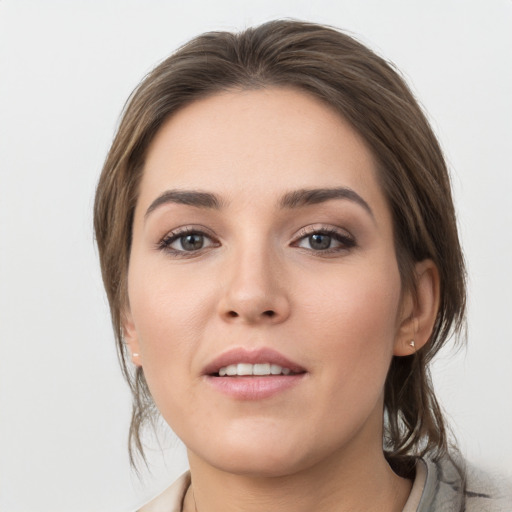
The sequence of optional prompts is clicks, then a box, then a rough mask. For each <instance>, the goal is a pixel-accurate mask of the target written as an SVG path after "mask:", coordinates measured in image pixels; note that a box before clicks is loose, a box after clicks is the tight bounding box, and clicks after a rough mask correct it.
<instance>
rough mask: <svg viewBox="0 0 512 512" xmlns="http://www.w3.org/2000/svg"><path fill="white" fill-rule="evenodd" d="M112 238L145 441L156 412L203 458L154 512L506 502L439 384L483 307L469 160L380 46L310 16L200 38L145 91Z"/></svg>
mask: <svg viewBox="0 0 512 512" xmlns="http://www.w3.org/2000/svg"><path fill="white" fill-rule="evenodd" d="M95 230H96V235H97V240H98V247H99V252H100V259H101V266H102V273H103V279H104V282H105V287H106V290H107V294H108V298H109V301H110V306H111V311H112V319H113V323H114V329H115V333H116V336H117V340H118V348H119V351H120V354H121V361H122V365H123V370H124V373H125V376H126V378H127V380H128V382H129V384H130V386H131V389H132V393H133V398H134V402H133V403H134V405H133V416H132V424H131V430H130V436H131V443H132V445H131V446H132V447H133V448H135V450H137V451H138V452H139V453H140V454H142V456H143V449H142V445H141V442H140V429H141V427H142V426H143V425H144V424H145V423H146V422H147V421H148V420H150V419H151V418H152V417H153V414H154V413H155V406H156V408H157V409H158V411H159V412H160V414H161V415H162V416H163V418H164V419H165V420H166V421H167V423H168V424H169V425H170V427H171V428H172V429H173V430H174V431H175V432H176V433H177V435H178V436H179V437H180V438H181V439H182V441H183V442H184V444H185V445H186V447H187V453H188V457H189V463H190V473H188V474H186V475H184V476H183V477H182V478H181V479H180V480H179V481H178V482H176V483H175V484H174V486H172V487H171V488H170V489H169V490H168V491H166V492H165V493H164V494H163V495H161V496H160V497H157V498H156V499H155V500H154V501H153V502H152V503H150V504H148V505H147V506H146V507H143V508H142V510H144V511H150V510H183V511H198V512H210V511H217V510H222V511H229V510H237V511H240V510H244V511H250V510H262V511H263V510H264V511H271V510H279V511H287V510H290V511H291V510H293V511H302V510H304V511H306V510H308V511H309V510H318V511H325V512H329V511H345V510H379V511H400V510H407V511H409V510H420V511H426V510H429V511H433V510H464V509H466V510H481V509H483V508H485V509H490V507H495V508H494V509H493V510H502V509H501V508H499V507H500V506H501V505H499V504H498V502H497V499H495V498H494V497H492V496H491V494H493V493H494V492H495V491H494V490H492V489H491V488H490V484H489V483H487V482H485V481H481V480H476V481H475V480H474V479H473V477H472V475H471V474H469V475H468V481H467V482H466V471H465V469H464V467H463V464H462V462H461V461H457V462H455V461H453V460H452V457H451V456H450V454H449V453H448V448H447V437H446V431H445V426H444V422H443V418H442V414H441V412H440V409H439V406H438V404H437V401H436V398H435V395H434V393H433V390H432V386H431V383H430V378H429V370H428V365H429V363H430V361H431V359H432V357H433V356H434V355H435V354H436V353H437V351H438V350H439V348H440V347H441V346H443V344H444V343H445V342H446V340H447V339H448V337H449V336H450V335H451V334H453V333H456V332H458V331H459V330H460V329H461V326H462V325H463V320H464V312H465V274H464V264H463V258H462V253H461V249H460V245H459V240H458V235H457V229H456V223H455V214H454V209H453V203H452V198H451V191H450V184H449V178H448V173H447V169H446V165H445V162H444V160H443V157H442V153H441V150H440V148H439V145H438V143H437V141H436V138H435V136H434V135H433V133H432V130H431V128H430V127H429V125H428V122H427V121H426V119H425V116H424V114H423V113H422V111H421V109H420V108H419V107H418V105H417V103H416V101H415V100H414V98H413V96H412V95H411V93H410V91H409V90H408V88H407V86H406V85H405V84H404V82H403V80H402V79H401V78H400V77H399V75H398V74H397V73H396V72H395V71H394V70H393V69H392V67H391V66H390V65H389V64H387V63H386V62H385V61H384V60H383V59H381V58H380V57H378V56H376V55H375V54H374V53H373V52H371V51H370V50H369V49H367V48H366V47H364V46H362V45H361V44H360V43H358V42H356V41H355V40H354V39H352V38H350V37H348V36H346V35H344V34H341V33H339V32H337V31H335V30H333V29H330V28H326V27H321V26H318V25H313V24H307V23H301V22H292V21H276V22H271V23H267V24H264V25H262V26H260V27H257V28H254V29H249V30H246V31H245V32H243V33H241V34H238V35H234V34H230V33H210V34H205V35H202V36H200V37H198V38H196V39H194V40H193V41H191V42H190V43H188V44H187V45H185V46H184V47H182V48H181V49H180V50H179V51H178V52H177V53H176V54H174V55H173V56H171V57H170V58H169V59H167V60H166V61H164V62H163V63H162V64H161V65H159V66H158V67H157V68H156V69H155V70H154V71H153V72H152V73H150V74H149V75H148V76H147V77H146V79H145V80H144V81H143V82H142V84H141V85H140V86H139V87H138V88H137V90H136V91H135V93H134V95H133V96H132V98H131V99H130V101H129V103H128V106H127V108H126V111H125V113H124V116H123V119H122V122H121V124H120V127H119V131H118V133H117V136H116V138H115V140H114V142H113V145H112V148H111V150H110V152H109V155H108V157H107V161H106V163H105V166H104V169H103V173H102V176H101V178H100V182H99V186H98V190H97V196H96V204H95ZM130 357H131V360H132V363H133V367H132V366H131V365H130V364H129V359H130ZM132 368H133V369H134V370H133V369H132ZM131 453H132V452H131ZM132 457H133V453H132ZM132 460H133V459H132ZM503 510H505V509H503Z"/></svg>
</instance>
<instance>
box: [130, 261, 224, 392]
mask: <svg viewBox="0 0 512 512" xmlns="http://www.w3.org/2000/svg"><path fill="white" fill-rule="evenodd" d="M147 267H148V265H141V264H138V262H137V260H136V259H134V261H133V262H132V267H131V269H130V272H129V276H128V283H129V297H130V310H131V314H132V318H133V322H134V324H135V328H136V333H137V338H138V341H139V345H140V352H141V357H142V362H143V367H144V374H145V376H146V379H147V382H148V385H149V386H150V389H151V392H152V394H153V396H154V398H155V400H156V401H158V396H159V395H160V394H162V393H165V391H164V390H166V389H169V388H176V386H177V385H178V386H179V385H180V383H181V382H184V379H183V378H180V376H185V375H187V374H188V375H190V373H191V371H192V364H193V356H194V353H196V351H197V349H198V345H199V343H200V341H201V339H202V337H203V332H204V327H205V325H206V324H207V322H208V319H209V318H210V317H211V314H212V308H213V307H214V304H215V301H214V300H212V297H211V294H212V291H213V288H212V286H211V285H210V284H209V283H210V282H211V280H208V279H206V280H203V279H190V276H189V275H188V274H187V273H186V272H179V271H178V272H169V270H167V271H166V268H165V267H166V266H165V265H163V268H162V266H160V267H158V268H156V267H155V270H151V271H150V270H148V268H147Z"/></svg>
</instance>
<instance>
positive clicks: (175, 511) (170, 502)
mask: <svg viewBox="0 0 512 512" xmlns="http://www.w3.org/2000/svg"><path fill="white" fill-rule="evenodd" d="M189 486H190V472H189V471H187V472H186V473H183V475H181V476H180V477H179V478H178V479H177V480H176V481H175V482H174V483H173V484H172V485H171V486H170V487H168V488H167V489H166V490H165V491H164V492H162V493H161V494H159V495H158V496H157V497H156V498H154V499H152V500H151V501H150V502H149V503H146V505H144V506H142V507H141V508H139V509H138V511H137V512H181V509H182V504H183V498H184V497H185V493H186V492H187V489H188V488H189Z"/></svg>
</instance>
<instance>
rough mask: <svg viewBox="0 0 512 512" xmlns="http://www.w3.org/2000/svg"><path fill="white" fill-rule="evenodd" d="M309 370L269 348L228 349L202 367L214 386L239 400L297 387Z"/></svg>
mask: <svg viewBox="0 0 512 512" xmlns="http://www.w3.org/2000/svg"><path fill="white" fill-rule="evenodd" d="M306 374H307V371H306V369H305V368H303V367H301V366H300V365H299V364H297V363H295V362H293V361H291V360H290V359H288V358H286V357H285V356H283V355H282V354H280V353H279V352H277V351H275V350H273V349H270V348H262V349H257V350H247V349H244V348H237V349H232V350H229V351H227V352H225V353H223V354H221V355H220V356H219V357H217V358H216V359H214V360H213V361H212V362H211V363H210V364H208V365H207V366H206V368H205V369H204V371H203V375H204V377H205V378H206V381H207V382H208V383H209V385H210V386H211V387H212V388H213V389H215V390H216V391H217V392H220V393H222V394H224V395H227V396H229V397H231V398H233V399H237V400H260V399H265V398H270V397H271V396H274V395H276V394H279V393H281V392H284V391H285V390H287V389H290V388H292V387H295V385H297V384H298V383H299V382H301V381H302V380H303V377H304V376H305V375H306Z"/></svg>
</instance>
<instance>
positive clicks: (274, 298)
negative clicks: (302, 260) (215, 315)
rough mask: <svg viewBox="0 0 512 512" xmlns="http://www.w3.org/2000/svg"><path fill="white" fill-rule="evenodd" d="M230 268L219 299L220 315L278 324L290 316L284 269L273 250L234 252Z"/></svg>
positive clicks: (233, 319) (240, 320) (226, 318)
mask: <svg viewBox="0 0 512 512" xmlns="http://www.w3.org/2000/svg"><path fill="white" fill-rule="evenodd" d="M228 267H229V268H228V269H227V270H226V272H225V274H224V277H225V280H224V285H223V295H222V298H221V300H220V302H219V314H220V315H221V317H222V318H223V320H224V321H227V322H230V323H245V324H278V323H281V322H284V321H285V320H286V319H287V318H288V317H289V315H290V301H289V297H288V293H287V291H286V286H285V276H284V269H283V266H282V264H281V263H280V262H279V259H278V258H277V257H275V256H273V255H272V253H271V250H265V249H259V250H253V251H251V250H245V251H243V254H240V253H239V254H236V255H235V254H234V255H233V257H232V259H231V261H230V264H229V265H228Z"/></svg>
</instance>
